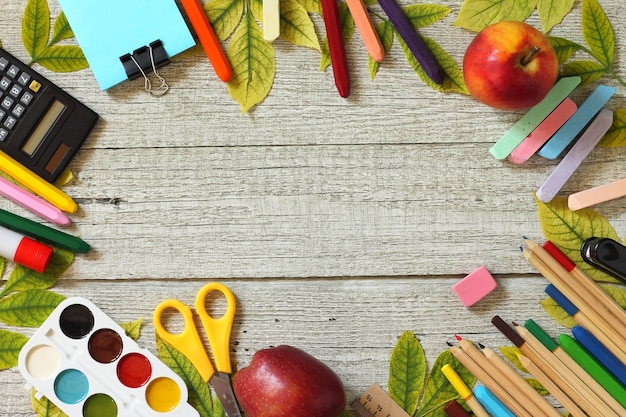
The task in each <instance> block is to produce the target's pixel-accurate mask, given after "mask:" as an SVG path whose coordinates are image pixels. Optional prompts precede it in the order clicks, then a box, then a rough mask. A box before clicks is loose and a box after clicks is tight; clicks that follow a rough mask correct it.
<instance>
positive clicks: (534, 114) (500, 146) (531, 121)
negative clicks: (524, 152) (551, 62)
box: [489, 77, 580, 159]
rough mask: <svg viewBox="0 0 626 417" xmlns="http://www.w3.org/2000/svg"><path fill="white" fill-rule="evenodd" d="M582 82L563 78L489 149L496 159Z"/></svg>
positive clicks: (504, 155)
mask: <svg viewBox="0 0 626 417" xmlns="http://www.w3.org/2000/svg"><path fill="white" fill-rule="evenodd" d="M578 84H580V77H565V78H561V79H560V80H559V81H558V82H557V83H556V84H555V85H554V87H552V89H551V90H550V91H549V92H548V95H546V97H545V98H544V99H543V100H541V101H540V102H539V104H537V105H536V106H534V107H532V108H531V109H530V110H528V112H527V113H526V114H525V115H524V116H522V118H521V119H519V120H518V121H517V123H515V124H514V125H513V127H512V128H511V129H509V131H508V132H506V133H505V134H504V136H502V137H501V138H500V140H498V141H497V142H496V143H495V144H494V145H493V146H492V147H491V149H489V152H490V153H491V155H493V157H494V158H496V159H504V158H506V157H507V156H509V154H510V153H511V152H512V151H513V149H515V148H516V147H517V145H519V144H520V142H521V141H523V140H524V138H525V137H526V136H528V135H529V134H530V132H532V131H533V130H534V129H535V128H536V127H537V126H539V123H541V122H542V121H543V120H544V119H545V118H546V117H548V115H549V114H550V113H551V112H552V110H554V109H555V108H556V107H557V106H558V105H559V103H561V102H562V101H563V100H565V97H567V96H568V95H569V93H571V92H572V91H574V88H576V86H577V85H578Z"/></svg>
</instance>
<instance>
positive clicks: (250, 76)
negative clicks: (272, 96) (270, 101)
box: [228, 10, 276, 113]
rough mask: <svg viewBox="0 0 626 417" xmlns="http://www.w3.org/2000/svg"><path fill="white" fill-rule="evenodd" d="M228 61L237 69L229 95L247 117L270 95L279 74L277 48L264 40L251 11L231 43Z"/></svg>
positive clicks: (230, 85) (247, 12)
mask: <svg viewBox="0 0 626 417" xmlns="http://www.w3.org/2000/svg"><path fill="white" fill-rule="evenodd" d="M228 58H229V60H230V63H231V65H232V66H233V77H232V79H231V80H230V82H229V83H228V93H229V94H230V96H231V97H232V98H234V99H235V100H236V101H237V102H238V103H239V105H240V106H241V111H242V113H246V112H247V111H248V110H250V109H251V108H252V107H254V106H255V105H257V104H259V103H260V102H261V101H263V99H265V97H266V96H267V95H268V94H269V92H270V89H271V88H272V84H273V83H274V75H275V74H276V60H275V51H274V47H273V46H272V44H271V43H269V42H266V41H265V40H264V39H263V30H261V28H260V27H259V25H258V24H257V22H256V21H255V20H254V17H253V16H252V13H251V12H250V10H248V11H246V14H245V15H244V18H243V21H242V22H241V24H240V25H239V27H238V28H237V30H236V31H235V33H234V34H233V37H232V39H231V40H230V43H229V45H228Z"/></svg>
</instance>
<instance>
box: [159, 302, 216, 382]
mask: <svg viewBox="0 0 626 417" xmlns="http://www.w3.org/2000/svg"><path fill="white" fill-rule="evenodd" d="M168 308H171V309H174V310H176V311H178V312H179V313H180V314H181V315H182V316H183V319H184V323H185V327H184V328H183V331H182V332H181V333H178V334H174V333H170V332H169V331H168V330H166V329H165V327H164V326H163V323H162V322H161V317H162V315H163V311H165V310H166V309H168ZM152 320H153V323H154V329H155V331H156V334H157V335H158V336H159V337H160V338H161V339H163V340H164V341H165V342H167V343H168V344H170V345H171V346H173V347H175V348H176V349H178V350H179V351H180V352H181V353H182V354H183V355H185V356H186V357H187V359H189V361H191V363H193V365H194V366H195V367H196V369H197V370H198V372H199V373H200V375H201V376H202V378H203V379H204V381H205V382H208V381H209V379H211V377H212V376H213V374H214V373H215V370H214V369H213V365H211V361H210V360H209V357H208V355H207V353H206V350H205V349H204V345H203V343H202V340H200V335H199V334H198V330H197V328H196V325H195V324H194V322H193V313H192V311H191V309H190V308H189V307H187V306H186V305H185V304H183V303H181V302H180V301H178V300H165V301H162V302H161V303H160V304H159V305H158V306H157V307H156V309H155V310H154V315H153V318H152Z"/></svg>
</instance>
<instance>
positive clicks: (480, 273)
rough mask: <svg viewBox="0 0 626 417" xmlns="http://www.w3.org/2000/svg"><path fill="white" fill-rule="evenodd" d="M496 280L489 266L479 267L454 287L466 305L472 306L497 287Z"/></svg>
mask: <svg viewBox="0 0 626 417" xmlns="http://www.w3.org/2000/svg"><path fill="white" fill-rule="evenodd" d="M496 286H497V284H496V281H495V280H494V279H493V277H492V276H491V274H490V273H489V271H487V268H485V267H484V266H481V267H479V268H478V269H477V270H475V271H474V272H472V273H471V274H469V275H468V276H466V277H465V278H463V279H462V280H460V281H459V282H457V283H456V284H454V285H453V286H452V289H453V290H454V292H455V293H456V295H457V296H458V297H459V299H460V300H461V302H462V303H463V305H464V306H465V307H470V306H472V305H474V304H476V303H477V302H478V301H480V300H481V299H482V298H483V297H485V296H486V295H487V294H489V293H490V292H491V291H493V290H494V289H495V288H496Z"/></svg>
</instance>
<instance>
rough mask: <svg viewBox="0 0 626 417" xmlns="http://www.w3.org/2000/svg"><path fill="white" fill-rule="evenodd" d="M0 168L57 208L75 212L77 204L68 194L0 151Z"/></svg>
mask: <svg viewBox="0 0 626 417" xmlns="http://www.w3.org/2000/svg"><path fill="white" fill-rule="evenodd" d="M0 170H1V171H2V172H4V173H5V174H7V175H8V176H9V177H11V178H13V179H14V180H16V181H17V182H19V183H20V184H22V185H23V186H24V187H26V188H28V189H29V190H31V191H32V192H33V193H35V194H37V195H38V196H40V197H41V198H43V199H44V200H46V201H47V202H49V203H50V204H52V205H53V206H55V207H57V208H58V209H60V210H63V211H64V212H66V213H75V212H76V210H78V205H77V204H76V203H75V202H74V200H72V199H71V198H70V196H68V195H67V194H65V193H64V192H63V191H61V190H59V189H58V188H57V187H55V186H54V185H52V184H50V183H49V182H48V181H46V180H44V179H43V178H41V177H40V176H39V175H37V174H35V173H34V172H32V171H30V170H29V169H28V168H26V167H25V166H24V165H22V164H20V163H19V162H17V161H16V160H15V159H13V158H11V157H10V156H9V155H7V154H6V153H4V152H2V151H0Z"/></svg>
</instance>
